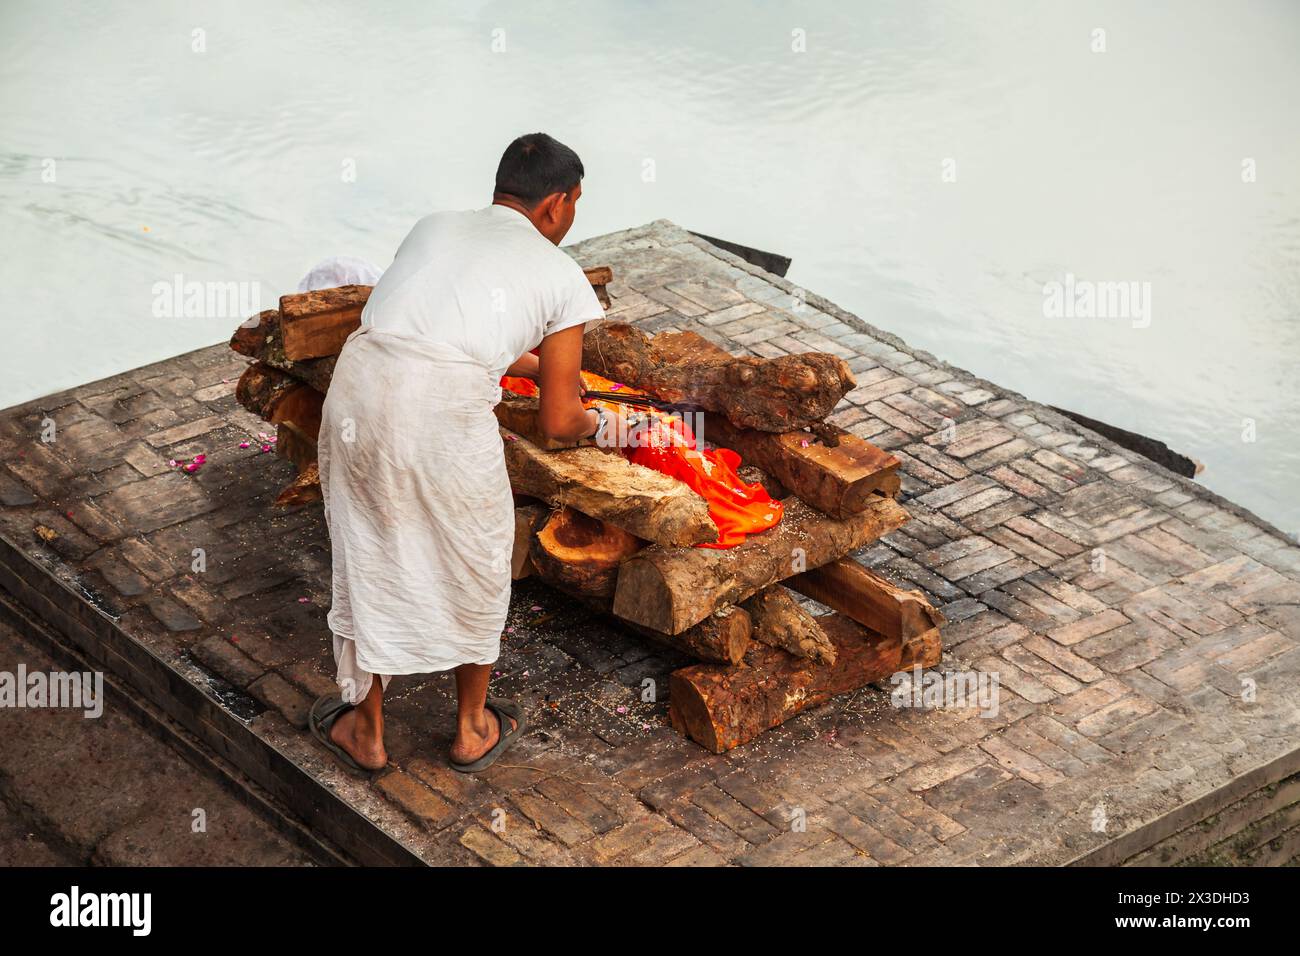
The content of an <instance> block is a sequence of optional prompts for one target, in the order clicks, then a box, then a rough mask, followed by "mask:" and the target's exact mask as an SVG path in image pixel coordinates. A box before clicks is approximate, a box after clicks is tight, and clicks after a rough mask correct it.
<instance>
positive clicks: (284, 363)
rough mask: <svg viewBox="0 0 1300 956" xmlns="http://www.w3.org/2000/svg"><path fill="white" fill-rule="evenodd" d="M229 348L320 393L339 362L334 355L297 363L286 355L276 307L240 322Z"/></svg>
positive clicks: (327, 385) (327, 387)
mask: <svg viewBox="0 0 1300 956" xmlns="http://www.w3.org/2000/svg"><path fill="white" fill-rule="evenodd" d="M230 347H231V348H232V349H234V350H235V351H236V352H238V353H239V354H240V355H247V356H248V357H249V358H255V359H257V360H258V361H259V362H262V363H263V364H265V365H269V366H271V367H272V368H277V369H279V370H280V371H282V372H288V373H289V374H290V375H292V376H293V377H294V378H296V379H298V380H299V381H302V382H306V383H307V384H308V385H310V386H311V387H312V388H314V389H316V391H318V392H320V393H321V394H322V395H323V394H324V393H325V392H327V391H329V387H330V379H332V378H333V377H334V365H335V363H336V362H337V361H338V356H337V355H331V356H328V357H326V358H318V359H306V360H303V361H296V362H295V361H292V360H290V359H288V358H286V357H285V354H284V337H283V335H282V334H281V328H280V311H279V309H267V310H266V311H265V312H259V313H258V314H257V315H255V316H253V317H252V318H251V319H249V320H248V321H247V322H245V323H244V324H243V325H241V326H240V327H239V328H238V329H236V330H235V334H234V335H233V336H232V337H231V339H230Z"/></svg>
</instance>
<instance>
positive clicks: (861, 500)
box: [628, 333, 898, 518]
mask: <svg viewBox="0 0 1300 956" xmlns="http://www.w3.org/2000/svg"><path fill="white" fill-rule="evenodd" d="M662 338H663V337H662V336H656V337H655V339H654V340H653V341H654V342H660V340H661V339H662ZM664 351H667V352H671V353H672V354H673V355H674V356H675V357H677V359H678V360H679V361H681V362H682V363H693V362H702V361H710V362H712V361H727V360H729V359H730V355H728V353H727V352H726V351H725V350H724V349H721V348H719V347H718V346H717V345H714V344H713V343H712V342H710V341H709V340H708V339H706V338H704V337H703V336H700V335H696V334H694V333H681V334H679V335H676V336H674V337H673V338H672V339H671V340H670V341H669V343H668V344H667V345H665V346H664ZM628 384H631V385H638V383H637V382H629V383H628ZM811 427H812V428H813V430H812V431H802V430H797V431H790V432H764V431H756V430H755V429H752V428H738V427H736V426H735V425H733V424H732V423H731V422H730V421H728V420H727V417H726V416H725V415H706V416H705V420H704V429H703V430H704V434H702V435H700V436H699V437H700V438H702V439H704V440H706V441H710V442H712V443H713V444H715V445H721V446H722V447H724V448H731V449H733V450H734V451H736V452H737V453H739V455H740V457H741V459H742V460H744V461H745V462H747V463H749V464H753V465H757V466H758V467H759V468H761V469H763V471H765V472H767V474H768V475H770V476H771V477H772V478H773V479H775V480H776V481H778V482H780V483H782V484H783V485H784V486H785V487H786V488H788V489H789V490H790V491H792V492H793V493H794V494H797V495H798V496H799V497H800V498H802V499H803V500H804V501H806V502H808V504H810V505H812V506H813V507H814V508H816V509H817V510H818V511H821V512H822V513H823V514H828V515H830V516H831V517H832V518H847V517H848V516H849V515H851V514H856V513H857V512H859V511H861V510H862V509H863V508H865V507H866V506H867V503H868V502H869V501H870V497H871V495H872V494H875V493H883V494H887V495H889V496H891V497H892V496H893V495H895V494H897V493H898V476H897V470H898V459H897V458H896V457H894V456H893V455H891V454H890V453H889V452H886V451H884V450H883V449H880V448H877V447H876V446H875V445H873V444H871V442H869V441H866V440H864V439H862V438H859V437H858V436H857V435H854V434H852V433H850V432H847V431H845V430H844V429H842V428H839V427H837V426H835V425H830V424H828V423H826V422H819V423H816V424H815V425H814V426H811Z"/></svg>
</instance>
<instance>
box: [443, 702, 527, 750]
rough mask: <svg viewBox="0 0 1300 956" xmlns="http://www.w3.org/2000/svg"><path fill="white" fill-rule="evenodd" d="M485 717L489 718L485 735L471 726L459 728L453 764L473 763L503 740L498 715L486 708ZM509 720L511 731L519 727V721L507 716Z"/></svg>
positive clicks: (452, 744) (484, 709)
mask: <svg viewBox="0 0 1300 956" xmlns="http://www.w3.org/2000/svg"><path fill="white" fill-rule="evenodd" d="M483 716H484V717H485V718H487V722H486V732H484V733H479V732H478V731H476V730H475V729H474V728H473V727H470V726H461V727H459V728H457V731H456V739H455V740H453V741H452V743H451V759H452V762H453V763H473V762H474V761H475V760H477V759H478V758H479V757H481V756H483V755H484V754H485V753H487V752H488V751H489V750H491V749H492V748H493V747H495V746H496V745H497V741H499V740H500V739H501V721H500V720H499V719H498V718H497V715H496V713H495V712H494V711H492V710H489V709H488V708H486V707H484V708H483ZM507 719H508V720H509V721H510V729H511V730H514V729H515V728H516V727H518V726H519V721H517V720H515V719H514V718H513V717H510V716H509V715H507Z"/></svg>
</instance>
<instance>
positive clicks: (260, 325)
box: [230, 309, 280, 358]
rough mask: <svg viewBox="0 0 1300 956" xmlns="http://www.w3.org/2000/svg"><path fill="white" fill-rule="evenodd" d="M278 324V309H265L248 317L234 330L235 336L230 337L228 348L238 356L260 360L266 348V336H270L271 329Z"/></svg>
mask: <svg viewBox="0 0 1300 956" xmlns="http://www.w3.org/2000/svg"><path fill="white" fill-rule="evenodd" d="M279 323H280V310H279V309H266V310H264V311H262V312H259V313H257V315H254V316H250V317H249V318H247V319H245V320H244V322H243V323H242V324H241V325H240V326H239V328H237V329H235V334H234V335H232V336H231V337H230V347H231V348H232V349H234V350H235V351H236V352H238V353H239V354H240V355H247V356H249V357H250V358H261V357H262V356H261V352H262V349H264V348H265V347H266V338H267V336H268V335H271V334H272V333H271V329H272V327H273V326H278V325H279Z"/></svg>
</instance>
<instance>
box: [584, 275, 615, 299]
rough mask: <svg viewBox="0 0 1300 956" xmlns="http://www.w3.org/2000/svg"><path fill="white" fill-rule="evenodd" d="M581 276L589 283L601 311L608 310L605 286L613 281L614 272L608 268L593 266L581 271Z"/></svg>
mask: <svg viewBox="0 0 1300 956" xmlns="http://www.w3.org/2000/svg"><path fill="white" fill-rule="evenodd" d="M582 272H583V274H584V275H585V276H586V277H587V281H588V282H590V283H591V288H592V289H593V290H594V291H595V293H596V299H597V300H598V301H599V302H600V307H601V308H602V309H606V310H608V309H609V306H610V301H609V290H607V289H606V288H605V286H607V285H609V283H611V282H613V281H614V270H613V269H611V268H610V267H609V266H593V267H592V268H590V269H583V270H582Z"/></svg>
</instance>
